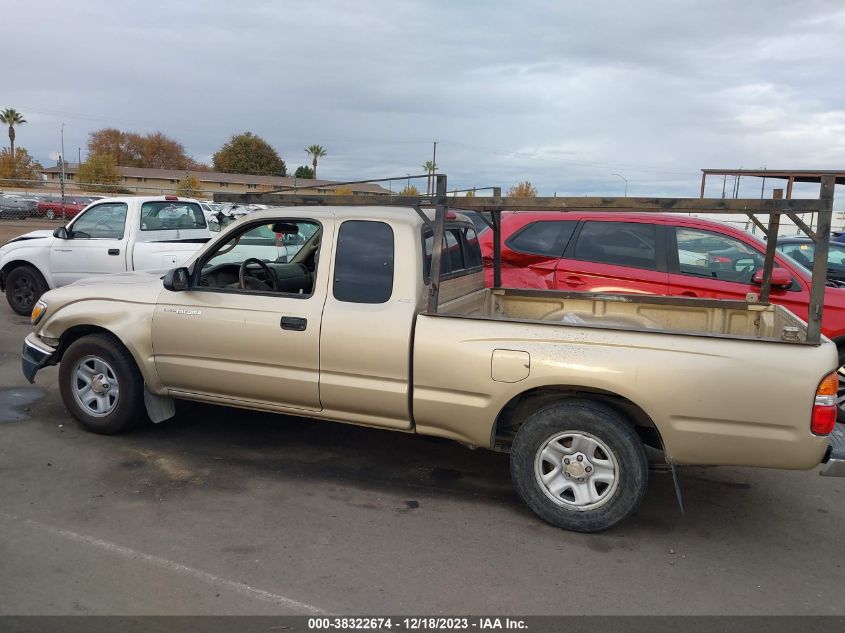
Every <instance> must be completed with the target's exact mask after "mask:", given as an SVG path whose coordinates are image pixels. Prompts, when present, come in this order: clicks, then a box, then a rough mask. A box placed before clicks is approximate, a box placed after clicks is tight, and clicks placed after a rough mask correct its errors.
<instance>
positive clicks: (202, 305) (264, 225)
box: [152, 218, 334, 411]
mask: <svg viewBox="0 0 845 633" xmlns="http://www.w3.org/2000/svg"><path fill="white" fill-rule="evenodd" d="M282 224H283V225H284V228H285V230H287V231H291V230H294V229H293V228H291V227H295V230H297V232H298V233H299V234H300V235H302V237H303V240H302V241H303V244H301V245H300V247H299V248H298V249H297V252H296V254H295V255H293V261H290V262H283V261H280V260H281V259H282V258H281V257H279V255H278V253H279V251H278V247H277V245H276V235H275V233H274V232H273V230H272V229H273V227H274V226H276V225H282ZM333 230H334V227H333V225H332V223H331V222H325V221H324V222H317V221H316V220H307V221H304V220H302V219H296V220H290V219H285V218H279V219H263V220H260V221H255V222H251V223H249V224H246V225H245V226H243V227H240V228H239V229H238V230H237V231H235V232H233V233H230V234H229V237H228V238H223V239H222V240H221V241H218V242H217V243H216V244H215V245H214V246H213V247H211V249H210V251H209V252H208V253H203V254H201V255H200V256H199V259H198V260H197V261H196V262H195V264H194V266H193V271H192V276H191V287H190V288H189V289H188V290H184V291H179V292H176V291H171V290H167V289H163V290H162V292H161V295H160V296H159V299H158V303H157V305H156V308H155V312H154V315H153V322H152V342H153V350H154V360H155V367H156V371H157V373H158V375H159V377H160V378H161V380H162V382H163V383H164V384H165V385H166V386H167V387H168V389H170V391H171V393H173V394H174V395H180V394H181V395H185V396H188V397H197V396H199V397H200V399H206V400H211V401H216V402H222V403H227V402H229V403H232V404H234V403H237V402H242V403H248V404H253V405H258V406H262V407H280V408H286V409H305V410H312V411H318V410H320V408H321V404H320V391H319V371H320V327H321V319H322V312H323V304H324V302H325V297H326V286H327V284H328V277H329V266H328V263H329V262H328V258H326V261H325V262H320V261H319V252H320V247H321V246H320V245H321V243H328V244H331V239H332V234H333ZM291 250H292V249H288V254H290V253H291ZM250 259H251V260H252V261H251V262H250V261H249V260H250ZM255 260H259V261H260V262H262V263H263V265H262V264H261V263H258V262H256V261H255ZM244 262H246V265H245V266H244ZM242 268H243V285H242V284H241V280H240V273H241V269H242ZM268 268H269V269H270V270H271V271H272V272H271V274H272V275H273V277H274V278H273V279H272V280H270V279H268V277H267V269H268Z"/></svg>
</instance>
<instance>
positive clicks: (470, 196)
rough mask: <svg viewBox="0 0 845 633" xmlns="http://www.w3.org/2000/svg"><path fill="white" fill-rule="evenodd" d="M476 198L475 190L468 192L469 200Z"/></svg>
mask: <svg viewBox="0 0 845 633" xmlns="http://www.w3.org/2000/svg"><path fill="white" fill-rule="evenodd" d="M474 197H475V189H470V190H469V191H467V198H474Z"/></svg>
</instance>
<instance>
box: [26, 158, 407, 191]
mask: <svg viewBox="0 0 845 633" xmlns="http://www.w3.org/2000/svg"><path fill="white" fill-rule="evenodd" d="M78 170H79V164H78V163H65V173H75V172H76V171H78ZM118 170H119V171H120V175H121V176H123V177H125V178H149V179H153V180H181V179H182V178H184V177H185V174H186V173H187V174H188V175H190V176H193V177H194V178H196V179H197V180H199V181H200V182H201V183H202V182H208V183H221V182H222V183H228V184H238V185H264V186H270V187H274V188H283V187H290V188H291V189H293V187H297V188H302V189H323V188H332V187H333V186H335V185H336V182H334V181H331V180H313V179H310V178H293V177H290V176H252V175H249V174H227V173H224V172H220V171H194V170H190V169H189V170H185V169H150V168H147V167H118ZM61 171H62V167H61V165H56V166H54V167H48V168H46V169H43V170H42V172H41V173H44V174H58V173H61ZM343 186H344V187H346V186H347V185H343ZM348 188H349V189H351V190H352V191H353V192H363V193H372V194H388V193H390V192H389V191H388V190H387V189H385V188H384V187H382V186H381V185H378V184H375V183H364V184H359V185H348Z"/></svg>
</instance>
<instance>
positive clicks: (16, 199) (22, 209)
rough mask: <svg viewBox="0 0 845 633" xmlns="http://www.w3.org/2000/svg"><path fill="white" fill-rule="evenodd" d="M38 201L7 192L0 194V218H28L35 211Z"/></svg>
mask: <svg viewBox="0 0 845 633" xmlns="http://www.w3.org/2000/svg"><path fill="white" fill-rule="evenodd" d="M37 207H38V202H36V201H35V200H28V199H26V198H22V197H21V196H16V195H12V194H8V193H4V194H0V218H5V219H10V218H29V217H33V216H34V215H35V213H36V209H37Z"/></svg>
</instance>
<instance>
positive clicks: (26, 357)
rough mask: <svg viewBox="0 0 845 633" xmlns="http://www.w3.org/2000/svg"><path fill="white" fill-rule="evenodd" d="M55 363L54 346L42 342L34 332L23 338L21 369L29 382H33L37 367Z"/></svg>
mask: <svg viewBox="0 0 845 633" xmlns="http://www.w3.org/2000/svg"><path fill="white" fill-rule="evenodd" d="M55 364H56V350H55V348H52V347H50V346H49V345H46V344H45V343H43V342H42V341H41V340H39V339H38V337H36V336H35V334H30V335H29V336H27V337H26V338H25V339H24V342H23V350H21V370H22V371H23V375H24V378H26V379H27V380H28V381H29V382H35V374H37V373H38V370H39V369H41V368H42V367H46V366H47V365H55Z"/></svg>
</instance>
